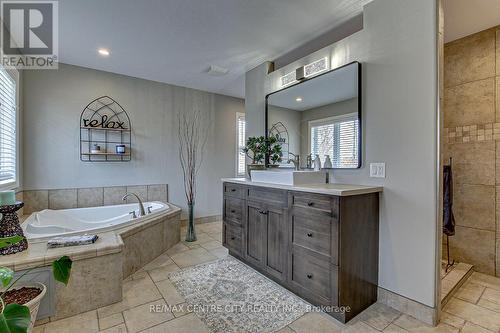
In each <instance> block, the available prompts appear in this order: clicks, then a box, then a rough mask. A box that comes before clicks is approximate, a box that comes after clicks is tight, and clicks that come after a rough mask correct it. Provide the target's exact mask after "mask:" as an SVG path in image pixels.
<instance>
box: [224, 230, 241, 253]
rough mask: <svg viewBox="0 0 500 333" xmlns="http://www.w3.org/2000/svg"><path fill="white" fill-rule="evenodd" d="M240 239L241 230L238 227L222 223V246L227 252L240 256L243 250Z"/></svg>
mask: <svg viewBox="0 0 500 333" xmlns="http://www.w3.org/2000/svg"><path fill="white" fill-rule="evenodd" d="M242 239H243V238H242V230H241V227H240V226H237V225H235V224H232V223H224V230H223V240H224V246H225V247H227V248H228V249H229V251H231V252H235V253H236V254H238V255H241V252H242V249H243V243H242Z"/></svg>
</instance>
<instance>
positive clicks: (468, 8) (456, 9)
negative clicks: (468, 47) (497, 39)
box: [443, 0, 500, 43]
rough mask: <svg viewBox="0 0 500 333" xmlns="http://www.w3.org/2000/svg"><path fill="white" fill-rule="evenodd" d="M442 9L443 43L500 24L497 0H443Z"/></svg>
mask: <svg viewBox="0 0 500 333" xmlns="http://www.w3.org/2000/svg"><path fill="white" fill-rule="evenodd" d="M443 9H444V40H445V43H448V42H451V41H454V40H455V39H459V38H462V37H465V36H468V35H471V34H473V33H476V32H479V31H483V30H486V29H488V28H491V27H494V26H496V25H500V1H499V0H443Z"/></svg>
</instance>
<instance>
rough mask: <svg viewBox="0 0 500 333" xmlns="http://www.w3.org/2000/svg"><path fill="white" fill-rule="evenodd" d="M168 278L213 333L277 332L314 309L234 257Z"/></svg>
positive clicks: (174, 273) (178, 272) (171, 275)
mask: <svg viewBox="0 0 500 333" xmlns="http://www.w3.org/2000/svg"><path fill="white" fill-rule="evenodd" d="M169 278H170V280H171V281H172V283H173V284H174V285H175V287H176V288H177V290H178V291H179V293H180V294H181V295H182V296H183V297H184V298H185V299H186V302H187V303H188V305H189V306H190V307H191V309H192V310H193V311H194V312H195V313H196V314H197V315H198V316H199V317H200V318H201V319H202V320H203V321H204V322H205V324H206V325H207V326H208V327H209V329H210V330H211V331H212V332H274V331H276V330H279V329H280V328H282V327H284V326H286V325H288V324H290V323H291V322H293V321H294V320H296V319H298V318H299V317H301V316H302V315H303V314H304V313H306V312H307V311H308V310H310V309H311V305H310V304H309V303H307V302H305V301H304V300H302V299H301V298H299V297H297V296H296V295H294V294H292V293H291V292H289V291H288V290H286V289H285V288H283V287H281V286H280V285H278V284H276V283H275V282H273V281H271V280H269V279H268V278H266V277H265V276H263V275H261V274H259V273H258V272H256V271H255V270H253V269H252V268H250V267H248V266H246V265H245V264H243V263H241V262H240V261H238V260H236V259H234V258H232V257H227V258H224V259H220V260H217V261H214V262H211V263H208V264H203V265H198V266H194V267H191V268H188V269H185V270H182V271H176V272H173V273H171V274H170V276H169Z"/></svg>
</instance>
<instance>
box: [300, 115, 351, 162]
mask: <svg viewBox="0 0 500 333" xmlns="http://www.w3.org/2000/svg"><path fill="white" fill-rule="evenodd" d="M358 134H359V123H358V116H357V114H356V113H354V114H349V115H346V116H340V117H333V118H328V119H323V120H318V121H313V122H311V123H310V135H311V154H312V157H313V159H314V157H315V156H316V155H319V156H320V159H321V161H323V162H324V161H325V155H328V156H330V159H331V161H332V167H333V168H357V167H358V158H359V156H358V155H359V149H358V147H359V142H358V138H359V135H358Z"/></svg>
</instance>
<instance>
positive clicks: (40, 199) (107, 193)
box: [18, 184, 168, 215]
mask: <svg viewBox="0 0 500 333" xmlns="http://www.w3.org/2000/svg"><path fill="white" fill-rule="evenodd" d="M132 192H133V193H136V194H137V195H138V196H139V197H140V198H141V199H142V200H143V201H162V202H168V185H166V184H155V185H134V186H113V187H94V188H71V189H57V190H28V191H23V192H21V193H19V194H18V197H19V198H22V200H23V201H24V209H23V214H26V215H28V214H31V213H33V212H36V211H40V210H43V209H47V208H50V209H68V208H83V207H96V206H106V205H118V204H122V203H123V201H122V197H123V196H124V195H125V194H127V193H132ZM133 202H135V198H131V197H130V198H127V203H133Z"/></svg>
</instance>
